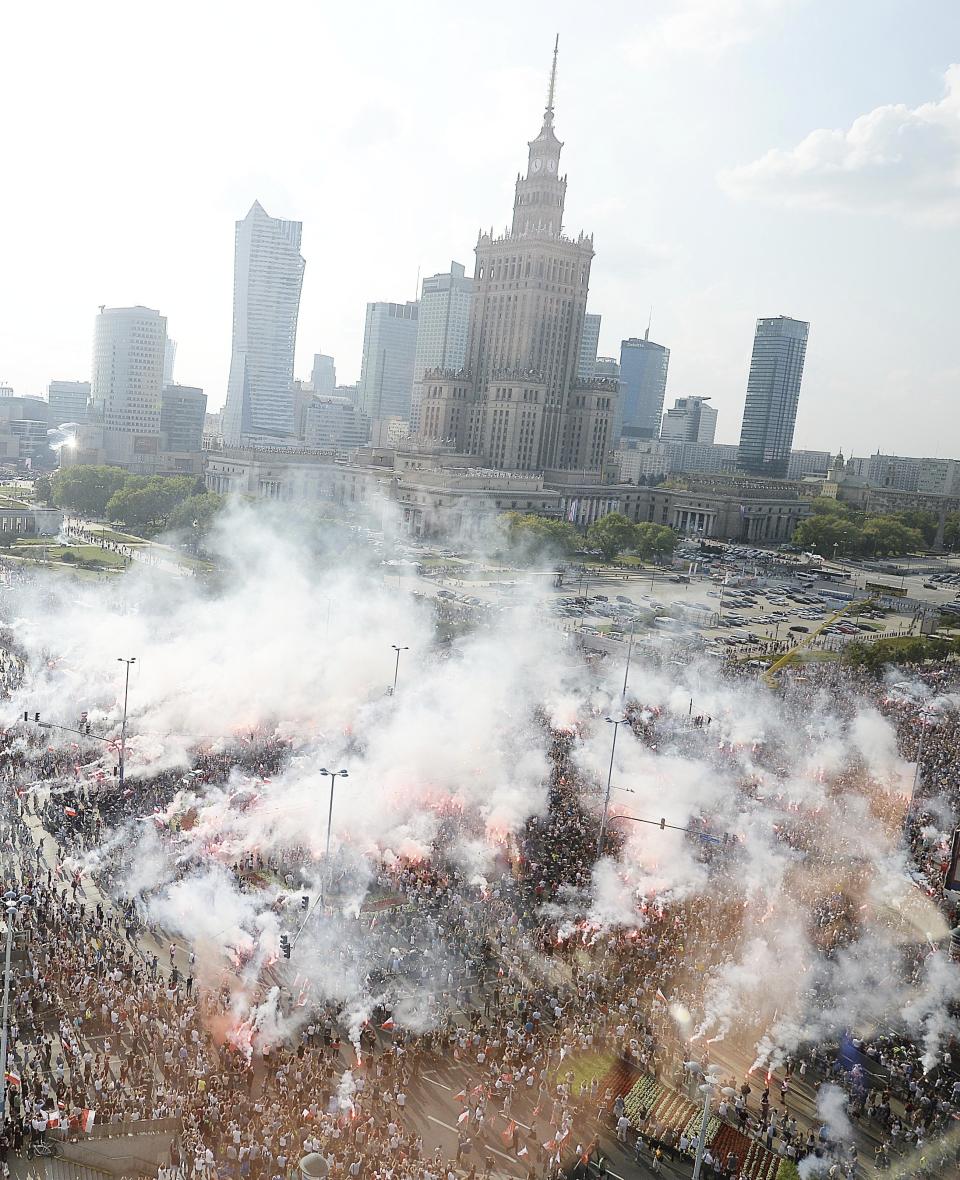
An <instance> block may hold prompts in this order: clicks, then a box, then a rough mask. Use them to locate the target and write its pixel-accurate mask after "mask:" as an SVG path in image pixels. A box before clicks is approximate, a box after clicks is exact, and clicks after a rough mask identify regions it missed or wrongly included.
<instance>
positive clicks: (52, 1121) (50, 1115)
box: [47, 1110, 60, 1131]
mask: <svg viewBox="0 0 960 1180" xmlns="http://www.w3.org/2000/svg"><path fill="white" fill-rule="evenodd" d="M59 1126H60V1111H59V1110H49V1111H47V1130H48V1131H49V1130H51V1129H54V1130H56V1128H57V1127H59Z"/></svg>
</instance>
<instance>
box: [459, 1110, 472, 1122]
mask: <svg viewBox="0 0 960 1180" xmlns="http://www.w3.org/2000/svg"><path fill="white" fill-rule="evenodd" d="M469 1117H470V1111H469V1110H462V1111H461V1112H460V1114H459V1115H458V1116H457V1125H458V1126H459V1125H460V1123H465V1122H466V1121H467V1119H468V1118H469Z"/></svg>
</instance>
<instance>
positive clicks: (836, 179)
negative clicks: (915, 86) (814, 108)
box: [720, 65, 960, 222]
mask: <svg viewBox="0 0 960 1180" xmlns="http://www.w3.org/2000/svg"><path fill="white" fill-rule="evenodd" d="M720 184H721V186H722V187H723V188H724V189H725V190H726V191H727V192H728V193H730V194H731V195H732V196H735V197H745V198H757V199H761V200H768V201H775V202H778V203H781V204H785V205H791V206H804V207H808V208H820V209H842V210H847V211H850V212H858V213H859V212H876V213H892V214H896V215H899V216H903V217H907V218H911V219H916V220H925V221H942V222H945V221H956V220H958V219H960V65H952V66H950V68H949V69H948V70H947V72H946V89H945V93H944V96H943V97H942V98H941V99H939V100H938V101H936V102H927V103H923V104H922V105H921V106H918V107H908V106H905V105H903V104H902V103H897V104H890V105H887V106H881V107H876V108H875V109H874V110H872V111H869V112H868V113H867V114H865V115H861V116H860V117H859V118H857V119H855V120H854V121H853V123H852V124H851V125H850V127H849V128H847V129H846V130H845V131H844V130H834V131H827V130H818V131H811V132H810V134H809V135H808V136H807V137H806V138H805V139H803V140H802V141H801V142H800V143H799V144H797V146H796V147H795V148H792V149H791V150H789V151H781V150H779V149H774V150H772V151H769V152H767V153H766V155H764V156H761V157H760V159H759V160H754V161H753V163H751V164H744V165H742V166H741V167H738V168H732V169H729V170H727V171H725V172H722V173H721V174H720Z"/></svg>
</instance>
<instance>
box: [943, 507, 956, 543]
mask: <svg viewBox="0 0 960 1180" xmlns="http://www.w3.org/2000/svg"><path fill="white" fill-rule="evenodd" d="M943 543H944V545H945V546H946V548H947V549H960V512H948V513H947V516H946V520H945V521H944V526H943Z"/></svg>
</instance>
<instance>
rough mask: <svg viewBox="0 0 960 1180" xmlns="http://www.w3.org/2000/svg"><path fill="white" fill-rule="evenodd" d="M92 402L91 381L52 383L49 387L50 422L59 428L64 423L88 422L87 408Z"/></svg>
mask: <svg viewBox="0 0 960 1180" xmlns="http://www.w3.org/2000/svg"><path fill="white" fill-rule="evenodd" d="M89 402H90V382H89V381H51V382H50V384H49V385H48V386H47V405H48V406H49V407H50V422H51V424H52V425H54V426H59V425H60V424H61V423H62V422H79V423H80V424H81V425H82V424H83V423H84V422H86V420H87V406H88V404H89Z"/></svg>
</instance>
